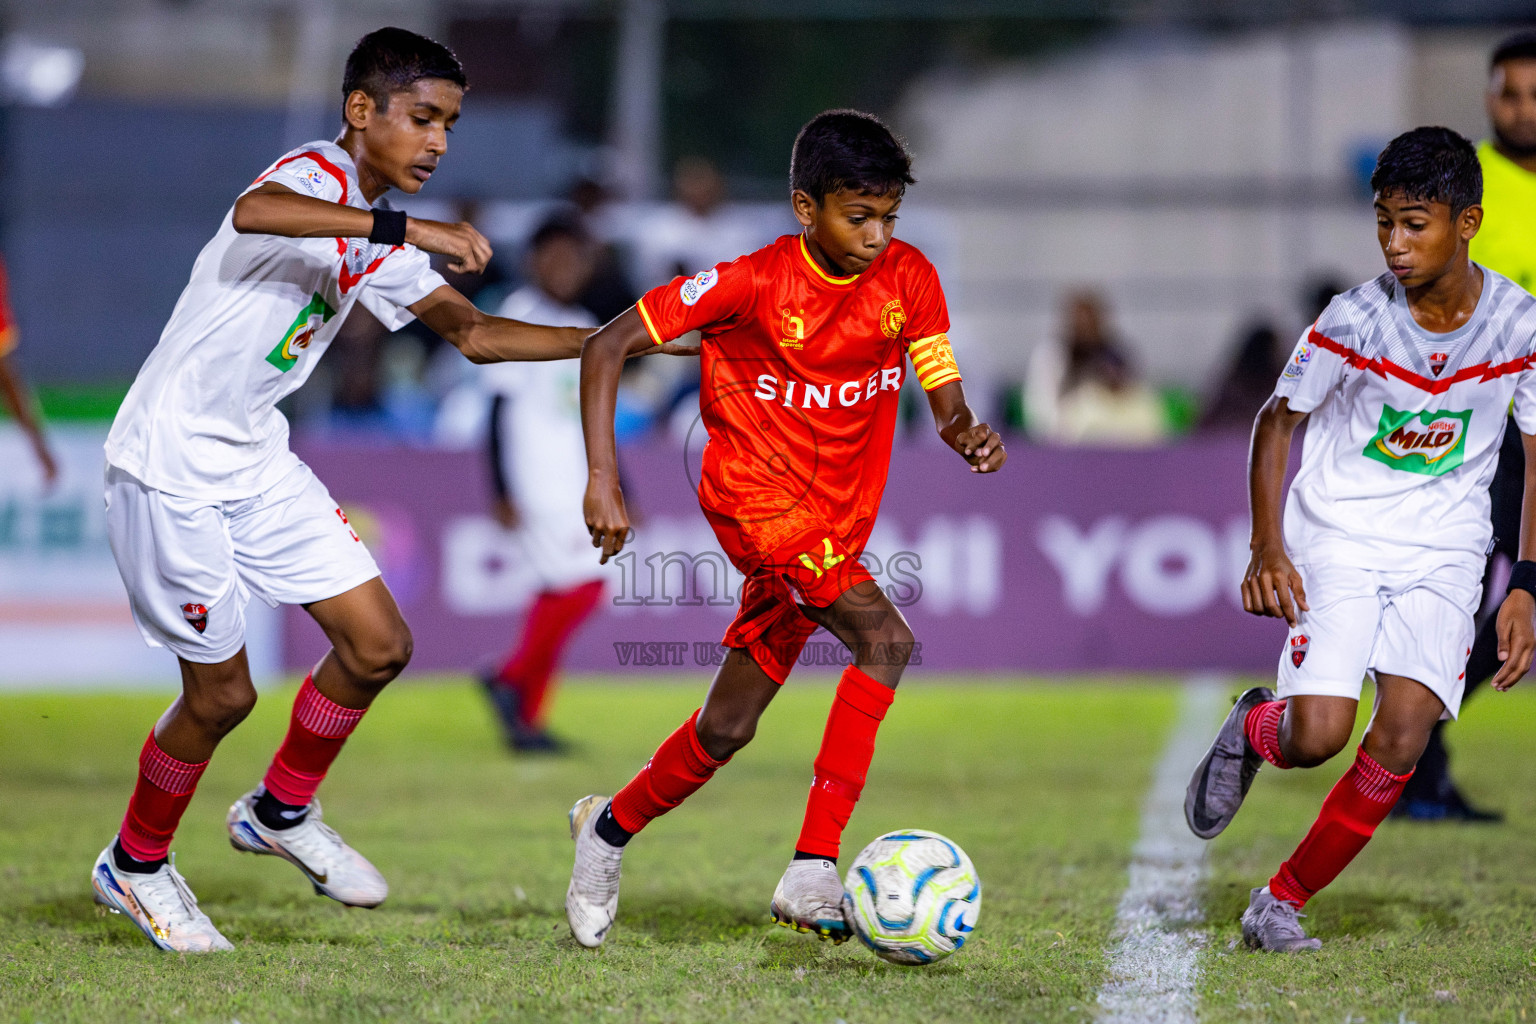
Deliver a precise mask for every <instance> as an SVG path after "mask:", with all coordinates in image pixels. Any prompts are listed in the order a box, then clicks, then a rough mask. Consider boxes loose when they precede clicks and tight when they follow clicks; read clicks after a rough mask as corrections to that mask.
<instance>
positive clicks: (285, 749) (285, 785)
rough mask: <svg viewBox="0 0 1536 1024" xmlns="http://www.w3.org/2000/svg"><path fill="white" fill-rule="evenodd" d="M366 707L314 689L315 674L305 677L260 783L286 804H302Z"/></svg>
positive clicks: (328, 767) (306, 800) (323, 778)
mask: <svg viewBox="0 0 1536 1024" xmlns="http://www.w3.org/2000/svg"><path fill="white" fill-rule="evenodd" d="M366 710H367V709H366V708H344V707H342V706H341V705H340V704H337V703H335V702H334V701H332V700H331V699H330V698H328V697H326V696H325V694H323V693H321V692H320V691H319V690H317V689H315V683H314V679H313V674H311V675H308V676H305V677H304V685H302V686H300V687H299V695H298V696H297V697H295V698H294V699H293V715H292V716H291V717H290V718H289V720H288V735H286V736H284V737H283V745H282V746H280V747H278V748H277V754H276V755H275V756H274V757H273V758H272V766H271V767H270V768H268V769H267V774H266V776H265V777H264V778H263V779H262V780H261V784H262V785H263V786H265V787H266V789H267V792H268V793H271V794H272V795H273V796H274V797H276V798H277V799H279V800H281V801H282V802H283V803H285V804H294V805H295V806H300V807H302V806H303V805H305V804H307V803H309V802H310V801H311V800H313V799H314V797H315V790H317V789H319V788H320V783H321V782H323V781H324V780H325V773H326V772H327V771H329V770H330V767H331V762H332V761H334V760H336V755H337V754H339V753H341V748H342V746H343V745H344V744H345V743H346V742H347V737H348V736H350V735H352V730H353V729H356V728H357V723H358V722H359V721H360V720H361V719H362V717H363V712H364V711H366Z"/></svg>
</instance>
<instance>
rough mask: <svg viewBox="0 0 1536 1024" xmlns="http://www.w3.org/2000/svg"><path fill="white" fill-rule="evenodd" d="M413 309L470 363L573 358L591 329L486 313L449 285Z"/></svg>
mask: <svg viewBox="0 0 1536 1024" xmlns="http://www.w3.org/2000/svg"><path fill="white" fill-rule="evenodd" d="M410 310H411V312H412V313H415V314H416V317H417V319H419V320H420V321H421V322H422V323H424V324H426V325H427V326H428V327H430V328H432V330H434V331H436V332H437V333H438V334H440V335H441V336H442V337H443V338H444V339H446V340H447V341H448V342H449V343H450V344H452V345H453V347H454V348H456V349H458V350H459V351H460V352H462V353H464V356H465V358H467V359H468V360H469V361H470V362H472V363H505V362H535V361H538V360H543V359H574V358H576V357H577V356H579V355H581V343H582V341H583V340H585V338H586V336H587V335H589V334H591V333H592V328H590V327H544V326H542V325H539V324H525V323H523V322H522V321H521V320H508V319H507V318H506V317H502V316H492V315H491V314H489V313H483V312H481V311H480V310H479V309H477V308H476V307H475V304H474V303H473V302H470V301H469V300H468V299H467V298H465V297H464V295H463V293H462V292H460V291H459V290H458V289H457V288H454V287H452V286H451V285H443V286H442V287H441V288H438V289H437V290H435V291H433V292H432V293H431V294H430V295H428V296H427V297H426V298H424V299H422V300H420V301H419V302H414V303H412V304H411V306H410Z"/></svg>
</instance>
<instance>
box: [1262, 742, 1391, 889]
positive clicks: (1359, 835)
mask: <svg viewBox="0 0 1536 1024" xmlns="http://www.w3.org/2000/svg"><path fill="white" fill-rule="evenodd" d="M1412 774H1413V772H1411V771H1410V772H1409V773H1408V774H1407V775H1393V774H1392V773H1391V772H1389V771H1387V770H1386V769H1385V768H1383V767H1382V766H1381V765H1379V764H1377V763H1376V761H1375V759H1373V758H1372V757H1371V755H1370V754H1367V753H1366V752H1365V748H1364V747H1361V748H1360V750H1359V752H1358V753H1357V754H1356V755H1355V763H1354V764H1352V765H1350V768H1349V771H1347V772H1345V773H1344V777H1343V778H1342V779H1340V780H1339V781H1338V782H1337V783H1336V784H1335V785H1334V787H1333V790H1332V792H1330V793H1329V794H1328V798H1327V799H1326V800H1324V801H1323V809H1322V811H1321V812H1320V813H1319V814H1318V816H1317V821H1316V822H1314V823H1313V825H1312V831H1310V832H1308V833H1307V837H1306V838H1305V839H1303V840H1302V841H1301V845H1300V846H1298V847H1296V852H1295V853H1293V854H1291V859H1290V860H1288V861H1286V862H1285V863H1284V864H1282V865H1280V870H1279V871H1278V872H1277V873H1276V874H1275V877H1274V878H1271V879H1270V880H1269V891H1270V892H1271V893H1273V894H1274V895H1275V897H1276V898H1277V899H1282V900H1289V901H1290V902H1292V903H1294V904H1296V905H1297V906H1298V907H1301V906H1305V905H1306V902H1307V900H1309V899H1311V898H1312V897H1313V896H1315V895H1316V894H1317V892H1318V890H1319V889H1321V888H1322V887H1323V886H1325V885H1327V884H1328V883H1329V882H1331V881H1333V880H1334V879H1335V878H1337V877H1339V872H1340V871H1343V870H1344V868H1345V867H1346V866H1348V864H1349V862H1350V861H1352V860H1354V859H1355V855H1356V854H1358V853H1359V852H1360V851H1361V850H1363V849H1365V844H1366V843H1367V842H1369V841H1370V838H1371V836H1372V835H1373V834H1374V833H1375V831H1376V826H1377V825H1380V824H1381V822H1382V819H1383V818H1385V817H1386V816H1387V812H1388V811H1390V810H1392V805H1393V804H1395V803H1397V798H1398V797H1399V796H1400V795H1401V794H1402V792H1403V786H1404V784H1406V783H1407V782H1408V777H1409V776H1410V775H1412Z"/></svg>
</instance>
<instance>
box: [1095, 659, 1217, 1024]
mask: <svg viewBox="0 0 1536 1024" xmlns="http://www.w3.org/2000/svg"><path fill="white" fill-rule="evenodd" d="M1224 682H1225V680H1223V679H1221V678H1220V677H1216V676H1195V677H1192V678H1190V679H1189V680H1187V681H1186V682H1185V684H1184V692H1183V699H1182V701H1181V703H1180V708H1179V717H1178V720H1177V721H1176V722H1175V723H1174V727H1173V733H1172V735H1171V736H1170V737H1169V739H1168V745H1167V746H1166V747H1165V748H1164V749H1163V756H1162V759H1161V760H1160V761H1159V762H1158V765H1157V772H1156V774H1155V775H1154V776H1153V778H1152V788H1151V789H1150V790H1149V791H1148V792H1147V799H1146V803H1145V804H1143V805H1142V811H1141V838H1140V839H1139V840H1138V841H1137V843H1136V850H1135V854H1134V856H1133V857H1132V859H1131V870H1130V882H1129V884H1127V885H1126V887H1125V895H1123V896H1122V897H1120V909H1119V911H1118V913H1117V914H1116V920H1115V935H1116V937H1117V938H1118V939H1119V941H1118V943H1117V944H1116V945H1115V948H1114V950H1113V951H1112V952H1111V953H1110V960H1109V978H1108V979H1107V980H1106V981H1105V982H1104V987H1103V988H1101V989H1100V990H1099V1000H1098V1002H1099V1013H1098V1019H1099V1021H1100V1024H1148V1022H1150V1024H1194V1022H1195V1009H1196V1006H1197V1004H1198V1001H1199V996H1198V993H1197V992H1196V990H1195V985H1196V982H1198V981H1199V976H1200V972H1199V967H1198V965H1197V958H1198V956H1199V954H1200V950H1201V949H1202V948H1203V947H1204V946H1205V941H1206V932H1205V929H1204V928H1203V927H1201V925H1202V922H1203V920H1204V918H1203V916H1202V914H1201V912H1200V903H1199V895H1200V882H1201V880H1202V879H1203V878H1204V877H1205V846H1206V844H1205V841H1204V840H1201V839H1199V838H1197V837H1196V836H1195V835H1194V834H1193V833H1192V832H1190V831H1189V826H1188V825H1186V824H1185V823H1184V789H1185V786H1186V785H1187V784H1188V782H1189V773H1190V772H1191V771H1192V770H1193V769H1194V767H1195V765H1196V764H1197V763H1199V761H1200V758H1201V757H1203V756H1204V755H1205V749H1206V747H1207V746H1209V745H1210V742H1211V737H1212V736H1213V735H1214V732H1213V730H1214V729H1215V728H1216V726H1217V725H1218V724H1219V723H1220V721H1221V719H1220V712H1221V710H1222V708H1223V706H1224V705H1225V703H1226V701H1225V700H1224V699H1223V698H1224V696H1225V694H1226V688H1225V687H1224V686H1223V685H1222V684H1223V683H1224Z"/></svg>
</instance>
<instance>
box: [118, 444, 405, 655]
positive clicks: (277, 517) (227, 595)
mask: <svg viewBox="0 0 1536 1024" xmlns="http://www.w3.org/2000/svg"><path fill="white" fill-rule="evenodd" d="M106 501H107V539H108V541H109V542H110V543H111V545H112V555H113V557H114V558H116V559H117V570H118V572H119V573H120V574H121V575H122V577H123V585H124V586H125V587H126V588H127V589H128V603H129V605H130V607H131V608H132V610H133V619H134V621H135V622H136V623H138V627H139V632H140V633H142V634H143V635H144V640H145V642H146V643H148V644H149V645H150V646H151V647H166V648H169V649H170V650H171V651H172V652H174V653H175V654H176V655H177V656H179V657H182V658H185V659H186V660H187V661H193V662H200V663H203V664H212V663H214V662H220V661H224V660H226V659H228V658H231V657H233V656H234V655H235V654H236V653H237V652H238V651H239V650H240V648H241V647H242V646H243V645H244V644H245V606H246V603H247V602H248V601H249V600H250V599H251V597H252V596H255V597H259V598H261V599H262V600H263V601H265V602H266V603H267V604H269V605H272V606H274V607H275V606H277V605H279V604H308V603H310V602H312V601H323V600H325V599H326V598H328V597H335V596H336V595H338V594H343V593H345V592H347V591H348V590H351V589H352V588H353V587H356V586H359V585H360V584H363V583H366V582H367V581H369V580H371V579H373V578H374V577H375V576H377V575H379V567H378V565H377V564H376V563H375V562H374V560H373V556H372V555H370V554H369V553H368V548H367V547H366V546H365V545H364V544H363V542H362V541H361V540H360V539H358V536H357V533H356V532H355V531H354V530H353V529H352V527H351V525H350V524H349V523H348V522H347V519H346V515H345V513H343V512H342V511H341V509H340V507H339V506H337V504H336V502H334V501H332V500H331V495H330V492H328V491H327V490H326V489H325V485H324V484H322V483H321V482H320V481H319V479H318V478H316V476H315V474H314V473H312V472H311V471H310V469H309V467H308V466H305V465H303V464H300V465H299V466H297V467H295V468H294V470H293V471H292V472H290V473H289V474H288V475H287V476H285V477H283V478H282V480H280V481H279V482H278V483H277V485H276V486H274V487H272V488H271V489H270V490H268V491H266V492H265V493H263V494H260V495H258V496H256V497H253V498H241V499H238V500H235V501H211V500H209V499H207V498H183V497H179V496H177V495H174V494H166V493H165V492H164V491H157V490H155V489H154V488H152V487H148V486H146V485H145V484H144V483H143V482H141V481H140V480H138V479H137V478H136V477H134V476H132V475H131V474H129V473H126V472H124V471H123V470H121V469H118V468H117V467H116V466H110V465H109V466H108V467H107V475H106Z"/></svg>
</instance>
